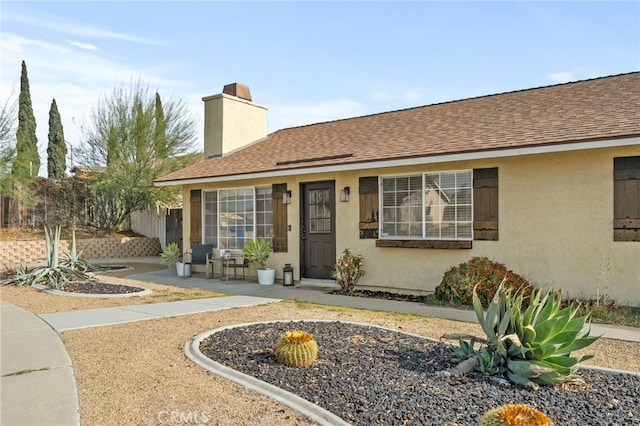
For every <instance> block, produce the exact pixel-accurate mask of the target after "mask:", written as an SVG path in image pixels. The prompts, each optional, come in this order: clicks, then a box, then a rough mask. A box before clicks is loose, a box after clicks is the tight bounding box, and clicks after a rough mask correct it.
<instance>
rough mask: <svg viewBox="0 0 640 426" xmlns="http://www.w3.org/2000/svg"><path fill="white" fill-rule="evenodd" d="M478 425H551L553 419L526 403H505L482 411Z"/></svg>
mask: <svg viewBox="0 0 640 426" xmlns="http://www.w3.org/2000/svg"><path fill="white" fill-rule="evenodd" d="M478 426H553V421H551V419H550V418H549V417H548V416H547V415H546V414H544V413H542V412H541V411H538V410H536V409H535V408H533V407H529V406H528V405H524V404H507V405H503V406H501V407H498V408H494V409H493V410H489V411H487V412H486V413H484V415H483V416H482V418H481V419H480V423H478Z"/></svg>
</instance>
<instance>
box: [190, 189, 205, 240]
mask: <svg viewBox="0 0 640 426" xmlns="http://www.w3.org/2000/svg"><path fill="white" fill-rule="evenodd" d="M190 203H191V236H190V237H189V241H190V242H191V246H192V247H193V245H195V244H202V191H200V190H199V189H194V190H192V191H191V197H190Z"/></svg>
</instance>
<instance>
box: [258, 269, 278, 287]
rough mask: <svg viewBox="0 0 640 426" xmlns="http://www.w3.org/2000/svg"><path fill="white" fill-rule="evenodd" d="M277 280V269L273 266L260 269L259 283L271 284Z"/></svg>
mask: <svg viewBox="0 0 640 426" xmlns="http://www.w3.org/2000/svg"><path fill="white" fill-rule="evenodd" d="M274 282H276V270H275V269H273V268H267V269H258V284H260V285H271V284H273V283H274Z"/></svg>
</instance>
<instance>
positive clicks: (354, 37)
mask: <svg viewBox="0 0 640 426" xmlns="http://www.w3.org/2000/svg"><path fill="white" fill-rule="evenodd" d="M0 20H1V22H0V31H1V34H0V35H1V37H0V52H1V56H0V97H1V99H0V100H1V101H3V102H4V101H5V100H6V98H7V97H8V96H9V95H10V94H11V93H12V91H13V96H15V97H17V94H18V92H19V86H20V83H19V82H20V63H21V62H22V60H25V61H26V63H27V68H28V72H29V81H30V88H31V97H32V101H33V106H34V113H35V116H36V122H37V135H38V143H39V146H40V152H41V153H43V160H45V161H46V159H45V157H44V153H45V152H46V144H47V132H48V112H49V107H50V105H51V100H52V99H53V98H55V99H56V102H57V104H58V109H59V111H60V114H61V116H62V120H63V125H64V131H65V137H66V139H67V140H68V141H69V142H70V143H72V144H76V143H78V141H79V140H80V138H81V133H80V131H79V127H80V125H81V124H82V123H83V122H85V121H86V120H87V119H88V118H89V114H90V112H91V110H92V109H94V108H95V107H96V106H97V104H98V101H99V100H100V98H101V97H103V96H104V95H106V94H109V93H110V92H111V91H112V90H113V88H114V87H115V86H116V85H120V84H122V83H123V82H124V83H127V82H130V81H132V80H135V79H140V80H142V81H143V82H145V83H148V84H149V85H150V86H151V87H152V88H153V89H157V90H158V91H159V92H160V94H161V96H163V97H172V98H178V99H182V100H183V101H184V102H185V103H187V104H188V105H189V107H190V110H191V112H192V114H193V118H194V119H195V120H196V122H197V123H198V127H197V129H198V136H199V143H201V139H202V115H203V105H202V97H203V96H208V95H213V94H217V93H220V92H221V91H222V87H223V86H224V85H225V84H227V83H233V82H239V83H243V84H246V85H248V86H249V87H250V89H251V94H252V96H253V100H254V102H256V103H258V104H261V105H264V106H266V107H268V108H269V115H268V119H269V131H275V130H277V129H279V128H285V127H292V126H298V125H304V124H310V123H316V122H321V121H327V120H334V119H340V118H347V117H355V116H360V115H366V114H373V113H378V112H384V111H391V110H396V109H402V108H408V107H414V106H420V105H427V104H432V103H438V102H444V101H449V100H456V99H464V98H469V97H474V96H481V95H488V94H494V93H501V92H506V91H512V90H519V89H526V88H531V87H539V86H546V85H551V84H557V83H563V82H567V81H574V80H583V79H588V78H593V77H600V76H606V75H613V74H620V73H626V72H631V71H637V70H639V69H640V2H637V1H626V2H613V1H605V2H593V1H590V2H576V1H568V2H548V1H538V2H506V1H503V2H481V1H473V2H461V1H450V2H435V1H425V2H418V1H414V2H365V1H353V2H284V1H282V2H266V1H262V2H244V1H237V2H219V1H194V2H184V1H183V2H170V1H156V2H151V1H145V2H127V1H112V2H95V1H85V2H79V1H76V2H58V1H41V2H31V1H11V0H9V1H6V0H3V1H2V2H1V4H0ZM45 161H43V164H46V162H45ZM42 169H46V167H43V168H42ZM42 169H41V173H40V174H43V170H42ZM45 173H46V171H45Z"/></svg>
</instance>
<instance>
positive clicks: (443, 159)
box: [154, 135, 640, 186]
mask: <svg viewBox="0 0 640 426" xmlns="http://www.w3.org/2000/svg"><path fill="white" fill-rule="evenodd" d="M630 145H640V135H633V136H625V137H620V138H609V139H595V140H593V139H592V140H582V141H575V142H562V143H557V144H545V145H535V146H519V147H515V148H498V149H489V150H482V151H468V152H456V153H446V154H437V155H429V156H413V157H408V158H396V159H390V160H373V161H364V162H362V161H361V162H351V163H344V162H341V163H338V164H330V165H322V166H309V167H296V168H287V169H276V170H270V171H262V172H255V173H243V174H233V175H222V176H213V177H201V178H188V179H177V180H168V181H160V182H155V183H154V185H155V186H175V185H194V184H205V183H215V182H229V181H235V180H248V179H264V178H272V177H280V176H292V175H306V174H316V173H332V172H334V173H335V172H342V171H353V170H364V169H374V168H376V169H377V168H389V167H401V166H414V165H420V164H437V163H448V162H454V161H470V160H482V159H488V158H503V157H516V156H521V155H533V154H548V153H556V152H569V151H580V150H585V149H597V148H611V147H621V146H630Z"/></svg>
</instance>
